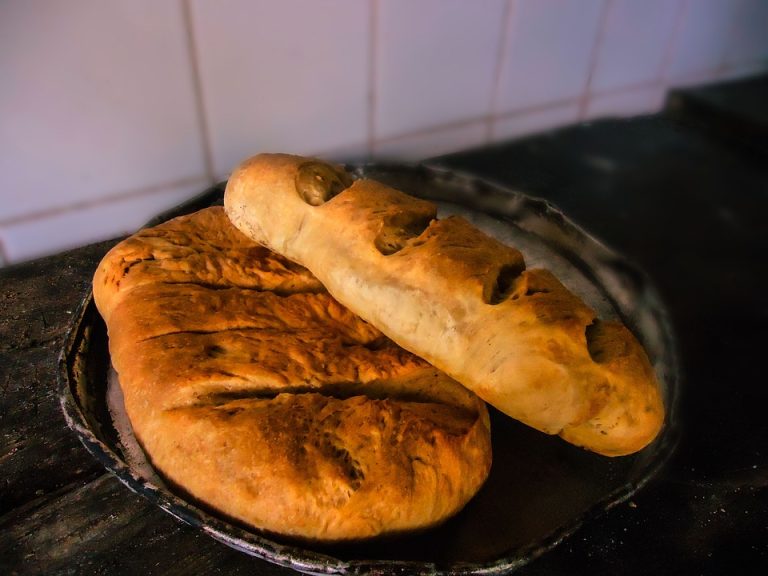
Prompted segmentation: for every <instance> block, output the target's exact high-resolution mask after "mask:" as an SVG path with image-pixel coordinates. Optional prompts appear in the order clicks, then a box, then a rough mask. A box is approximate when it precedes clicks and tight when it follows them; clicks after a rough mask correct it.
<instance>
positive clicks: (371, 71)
mask: <svg viewBox="0 0 768 576" xmlns="http://www.w3.org/2000/svg"><path fill="white" fill-rule="evenodd" d="M378 25H379V1H378V0H370V4H369V13H368V37H369V40H368V118H367V120H368V125H367V130H368V141H367V147H368V158H369V159H371V158H373V154H374V152H375V142H376V105H377V103H378V100H377V98H376V91H377V88H378V66H377V65H376V58H377V56H378V43H379V33H378Z"/></svg>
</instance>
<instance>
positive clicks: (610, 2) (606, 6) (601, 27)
mask: <svg viewBox="0 0 768 576" xmlns="http://www.w3.org/2000/svg"><path fill="white" fill-rule="evenodd" d="M613 6H614V0H605V2H604V3H603V9H602V11H601V12H600V22H599V23H598V28H597V35H596V36H595V42H594V44H593V45H592V53H591V54H590V57H589V70H588V71H587V82H586V84H585V86H584V92H582V94H581V99H580V101H579V120H584V119H585V117H586V115H587V106H588V105H589V91H590V90H591V89H592V81H593V80H594V76H595V69H596V68H597V63H598V60H600V49H601V48H602V47H603V40H604V39H605V31H606V29H607V28H608V22H609V21H610V15H611V12H613Z"/></svg>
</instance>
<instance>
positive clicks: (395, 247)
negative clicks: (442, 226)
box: [374, 212, 434, 256]
mask: <svg viewBox="0 0 768 576" xmlns="http://www.w3.org/2000/svg"><path fill="white" fill-rule="evenodd" d="M433 221H434V218H432V216H431V215H424V214H419V213H414V212H398V213H396V214H392V215H390V216H387V217H386V218H384V219H383V221H382V224H381V229H380V230H379V233H378V234H377V235H376V239H375V240H374V244H375V246H376V249H377V250H378V251H379V252H381V253H382V254H383V255H384V256H391V255H392V254H397V253H398V252H400V251H401V250H402V249H403V248H405V247H406V246H411V247H417V246H420V245H422V244H424V239H423V238H421V236H422V235H423V233H424V231H425V230H427V228H429V225H430V224H431V223H432V222H433Z"/></svg>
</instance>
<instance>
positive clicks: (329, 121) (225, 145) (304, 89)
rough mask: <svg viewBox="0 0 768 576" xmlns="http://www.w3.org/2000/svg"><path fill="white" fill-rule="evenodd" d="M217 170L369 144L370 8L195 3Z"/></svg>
mask: <svg viewBox="0 0 768 576" xmlns="http://www.w3.org/2000/svg"><path fill="white" fill-rule="evenodd" d="M191 20H192V23H193V32H194V38H195V44H196V46H197V58H198V63H199V70H200V78H201V82H202V86H203V101H204V103H205V111H206V117H207V120H208V128H209V133H210V141H211V148H212V154H213V163H214V170H215V172H216V174H217V175H219V176H221V175H224V174H227V173H229V172H230V171H231V170H232V168H233V167H234V166H235V165H237V164H238V163H239V162H240V161H242V160H244V159H245V158H246V157H248V156H251V155H253V154H255V153H257V152H292V153H299V154H308V153H314V152H315V151H317V150H327V149H334V148H341V147H345V146H349V145H351V144H356V143H358V142H367V141H368V84H369V77H368V69H369V68H368V66H369V48H370V39H369V29H370V19H369V3H368V2H359V1H357V0H324V1H322V2H310V1H305V0H256V1H250V0H227V1H224V2H207V1H195V2H193V3H192V18H191Z"/></svg>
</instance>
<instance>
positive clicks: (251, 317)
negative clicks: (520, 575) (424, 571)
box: [93, 207, 491, 541]
mask: <svg viewBox="0 0 768 576" xmlns="http://www.w3.org/2000/svg"><path fill="white" fill-rule="evenodd" d="M93 288H94V299H95V302H96V304H97V307H98V309H99V311H100V312H101V314H102V316H103V317H104V319H105V320H106V323H107V327H108V330H109V347H110V354H111V358H112V363H113V366H114V367H115V370H116V371H117V373H118V376H119V380H120V384H121V387H122V389H123V394H124V397H125V406H126V412H127V414H128V417H129V419H130V421H131V425H132V427H133V430H134V433H135V435H136V437H137V439H138V440H139V442H140V444H141V445H142V446H143V448H144V449H145V451H146V453H147V455H148V457H149V459H150V460H151V462H152V464H153V465H154V467H155V468H156V469H157V470H158V471H159V472H160V474H161V475H162V476H163V477H164V478H165V479H167V480H168V481H169V483H170V484H171V485H173V486H175V487H176V488H177V489H178V490H180V491H182V492H184V493H185V494H187V495H189V496H190V497H192V498H194V499H196V500H197V501H199V502H200V503H201V504H203V505H204V506H206V507H209V508H212V509H214V510H216V511H218V512H219V513H221V514H223V515H226V516H228V517H230V518H232V519H235V520H237V521H240V522H244V523H246V524H248V525H250V526H253V527H256V528H259V529H262V530H265V531H269V532H274V533H279V534H285V535H290V536H293V537H297V538H302V539H307V540H312V541H344V540H356V539H363V538H369V537H373V536H377V535H381V534H391V533H398V532H403V531H409V530H415V529H421V528H426V527H429V526H432V525H435V524H437V523H440V522H442V521H444V520H446V519H447V518H449V517H450V516H451V515H453V514H455V513H456V512H457V511H458V510H460V509H461V508H462V507H463V506H464V505H465V504H466V503H467V502H468V501H469V500H470V499H471V498H472V497H473V496H474V495H475V493H476V492H477V491H478V489H479V488H480V487H481V486H482V484H483V482H484V481H485V479H486V477H487V475H488V472H489V469H490V464H491V445H490V431H489V419H488V413H487V411H486V408H485V404H484V403H483V402H482V401H481V400H480V399H479V398H478V397H477V396H475V395H474V394H473V393H471V392H469V391H468V390H466V389H465V388H464V387H463V386H461V385H459V384H458V383H457V382H455V381H454V380H452V379H450V378H448V377H447V376H446V375H445V374H443V373H442V372H440V371H438V370H437V369H435V368H434V367H432V366H431V365H429V364H428V363H427V362H425V361H424V360H422V359H420V358H418V357H416V356H414V355H412V354H411V353H409V352H406V351H405V350H403V349H402V348H400V347H398V346H397V345H395V344H394V343H393V342H392V341H390V340H389V339H387V338H386V337H384V336H383V334H382V333H381V332H380V331H379V330H377V329H376V328H374V327H373V326H371V325H370V324H368V323H366V322H365V321H363V320H361V319H360V318H359V317H357V316H355V315H354V314H352V313H351V312H349V310H347V309H346V308H344V307H343V306H341V305H340V304H339V303H338V302H337V301H336V300H334V299H333V298H332V297H331V296H330V295H329V294H328V293H327V292H326V291H325V289H324V288H323V286H322V285H321V284H320V283H319V282H318V281H317V279H316V278H314V277H313V276H312V275H311V274H310V273H309V272H308V271H307V270H306V269H304V268H302V267H300V266H298V265H296V264H294V263H292V262H290V261H289V260H287V259H285V258H283V257H282V256H279V255H277V254H275V253H274V252H271V251H270V250H268V249H266V248H264V247H262V246H258V245H256V244H255V243H254V242H253V241H252V240H250V239H248V238H247V237H246V236H244V235H243V234H242V233H240V232H239V231H238V230H237V229H236V228H234V226H232V225H231V224H230V222H229V220H228V219H227V217H226V215H225V214H224V211H223V209H222V208H220V207H214V208H210V209H206V210H202V211H200V212H198V213H195V214H192V215H189V216H183V217H180V218H176V219H174V220H171V221H169V222H167V223H165V224H162V225H160V226H157V227H155V228H151V229H147V230H143V231H141V232H139V233H137V234H135V235H134V236H132V237H130V238H128V239H126V240H125V241H123V242H121V243H120V244H118V245H117V246H116V247H115V248H114V249H112V250H111V251H110V252H109V253H108V254H107V255H106V256H105V258H104V259H103V261H102V262H101V264H100V265H99V268H98V270H97V272H96V274H95V276H94V284H93Z"/></svg>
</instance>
